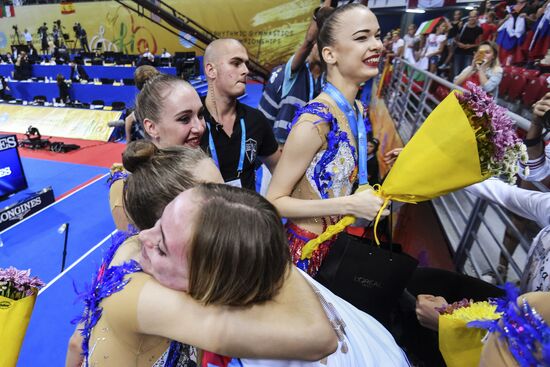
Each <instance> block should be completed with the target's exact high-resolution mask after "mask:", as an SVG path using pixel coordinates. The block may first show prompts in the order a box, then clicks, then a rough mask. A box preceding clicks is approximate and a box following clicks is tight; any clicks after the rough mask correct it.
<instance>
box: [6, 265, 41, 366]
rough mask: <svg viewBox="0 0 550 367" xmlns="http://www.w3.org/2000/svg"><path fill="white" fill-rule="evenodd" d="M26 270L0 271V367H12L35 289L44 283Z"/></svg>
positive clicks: (28, 316)
mask: <svg viewBox="0 0 550 367" xmlns="http://www.w3.org/2000/svg"><path fill="white" fill-rule="evenodd" d="M30 273H31V272H30V270H17V269H16V268H14V267H9V268H7V269H2V268H0V345H1V346H2V353H0V366H15V365H16V363H17V358H18V356H19V350H20V349H21V345H22V344H23V339H24V337H25V332H26V331H27V326H28V325H29V321H30V318H31V314H32V310H33V308H34V303H35V301H36V295H37V294H38V289H40V288H41V287H43V286H44V283H43V282H42V281H41V280H40V279H38V278H37V277H31V275H30Z"/></svg>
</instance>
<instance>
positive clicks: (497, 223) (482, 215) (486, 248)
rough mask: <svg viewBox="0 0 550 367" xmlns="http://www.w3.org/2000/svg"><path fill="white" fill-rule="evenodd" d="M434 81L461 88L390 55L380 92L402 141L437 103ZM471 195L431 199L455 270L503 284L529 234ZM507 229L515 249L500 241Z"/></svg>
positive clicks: (520, 264) (521, 124)
mask: <svg viewBox="0 0 550 367" xmlns="http://www.w3.org/2000/svg"><path fill="white" fill-rule="evenodd" d="M418 80H423V82H422V83H421V82H419V81H418ZM433 83H437V84H439V85H442V86H443V87H445V88H448V89H449V90H460V91H464V89H463V88H461V87H460V86H458V85H455V84H453V83H450V82H449V81H447V80H445V79H443V78H441V77H439V76H437V75H434V74H432V73H429V72H427V71H424V70H421V69H419V68H417V67H416V66H415V65H412V64H410V63H409V62H407V61H406V60H403V59H402V58H395V59H394V61H393V74H392V75H391V78H390V82H389V85H388V86H387V87H386V88H384V89H382V90H380V91H379V92H380V93H381V95H382V96H383V98H384V100H385V102H386V106H387V108H388V111H389V113H390V116H392V118H393V120H394V123H395V127H396V130H397V132H398V133H399V135H400V136H401V138H402V140H403V143H404V144H406V143H407V142H408V140H409V139H410V138H411V137H412V136H413V135H414V133H415V132H416V130H417V129H418V128H419V127H420V126H421V125H422V123H423V122H424V121H425V120H426V118H427V116H428V115H429V114H430V113H431V112H432V110H433V109H434V108H435V107H436V106H437V105H438V104H439V99H438V98H437V97H436V96H435V95H433V94H432V90H433V89H434V88H432V87H433ZM508 114H509V116H510V118H511V119H512V120H513V121H514V123H515V124H516V126H517V127H518V128H519V129H523V130H528V129H529V127H530V125H531V123H530V122H529V121H528V120H527V119H525V118H523V117H522V116H519V115H517V114H515V113H512V112H508ZM472 198H473V197H472V195H471V194H469V193H467V192H466V191H463V190H460V191H457V192H454V193H451V194H449V195H446V196H443V197H440V198H437V199H434V200H432V204H433V206H434V208H435V211H436V213H437V215H438V217H439V219H440V223H441V224H442V227H443V229H444V232H445V234H446V237H447V239H448V241H449V245H450V247H451V250H452V251H453V252H454V259H453V261H454V264H455V265H456V267H457V270H459V271H463V272H466V273H469V274H470V275H473V276H477V277H481V276H482V275H484V274H487V273H490V274H493V279H494V281H495V282H496V283H502V282H503V281H505V280H506V278H508V280H518V279H519V278H520V277H521V272H522V269H524V267H525V257H526V256H525V254H526V252H527V251H528V248H529V244H530V243H531V241H530V239H529V238H527V236H526V234H525V233H524V231H522V230H520V229H518V228H517V227H516V225H515V222H514V221H513V220H512V218H511V217H510V214H509V213H507V212H505V211H504V210H502V208H501V207H499V206H497V205H495V204H492V203H488V202H485V201H483V200H478V199H477V198H474V199H475V200H472ZM505 231H508V232H507V233H508V234H509V235H512V236H514V237H515V238H516V239H517V247H516V249H515V250H514V251H508V249H507V248H506V246H505V245H504V240H503V238H504V234H505ZM502 259H504V260H502ZM503 261H504V262H505V263H507V264H508V270H507V271H506V272H505V273H501V272H500V270H499V268H500V267H499V266H498V264H499V262H501V264H502V263H503Z"/></svg>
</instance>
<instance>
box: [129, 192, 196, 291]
mask: <svg viewBox="0 0 550 367" xmlns="http://www.w3.org/2000/svg"><path fill="white" fill-rule="evenodd" d="M199 207H200V199H199V198H198V197H197V195H196V192H194V190H193V189H190V190H187V191H185V192H183V193H181V194H180V195H178V197H176V199H174V200H173V201H172V202H171V203H170V204H168V205H167V206H166V209H164V212H163V214H162V216H161V218H160V219H159V220H158V221H157V223H156V224H155V226H154V227H153V228H151V229H148V230H144V231H141V232H140V234H139V240H140V242H141V245H142V247H141V257H140V259H139V263H140V265H141V266H142V268H143V271H144V272H145V273H147V274H150V275H151V276H153V277H154V278H155V279H156V280H157V281H158V282H159V283H160V284H162V285H164V286H166V287H168V288H172V289H175V290H179V291H187V290H188V289H189V262H188V251H189V245H190V243H191V240H192V237H193V229H194V223H195V217H196V216H197V213H198V211H199Z"/></svg>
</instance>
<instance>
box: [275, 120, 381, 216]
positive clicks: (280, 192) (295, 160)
mask: <svg viewBox="0 0 550 367" xmlns="http://www.w3.org/2000/svg"><path fill="white" fill-rule="evenodd" d="M321 145H322V140H321V137H320V136H319V131H318V129H317V127H316V126H315V125H314V124H313V123H312V122H309V121H304V122H302V123H299V124H297V125H296V126H294V127H293V128H292V130H291V131H290V134H289V135H288V139H287V141H286V144H285V147H284V149H283V153H282V155H281V158H280V159H279V163H278V164H277V168H276V169H275V172H274V173H273V177H272V178H271V183H270V185H269V189H268V191H267V195H266V196H267V198H268V200H269V201H271V202H272V203H273V205H275V207H276V208H277V210H278V211H279V213H280V214H281V215H282V216H283V217H288V218H308V217H322V216H328V215H347V214H352V215H354V216H356V217H359V218H366V219H369V220H372V219H373V218H374V217H375V216H376V214H377V213H378V210H379V209H380V206H381V205H382V199H380V198H379V197H377V196H375V195H374V194H373V192H372V190H366V191H362V192H360V193H357V194H354V195H351V196H344V197H339V198H332V199H323V200H321V199H319V200H303V199H296V198H293V197H291V196H290V194H291V193H292V190H293V189H294V187H295V186H296V184H297V183H298V181H299V180H300V178H301V177H302V176H303V175H304V173H305V171H306V169H307V167H308V166H309V164H310V163H311V161H312V160H313V157H314V156H315V154H316V153H317V151H318V150H319V149H320V148H321ZM384 214H385V215H387V213H386V212H385V213H384Z"/></svg>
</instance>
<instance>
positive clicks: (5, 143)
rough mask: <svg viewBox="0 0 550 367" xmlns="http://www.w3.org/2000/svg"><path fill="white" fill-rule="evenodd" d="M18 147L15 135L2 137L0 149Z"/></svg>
mask: <svg viewBox="0 0 550 367" xmlns="http://www.w3.org/2000/svg"><path fill="white" fill-rule="evenodd" d="M15 147H17V140H15V136H5V137H3V138H0V151H1V150H7V149H11V148H15Z"/></svg>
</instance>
